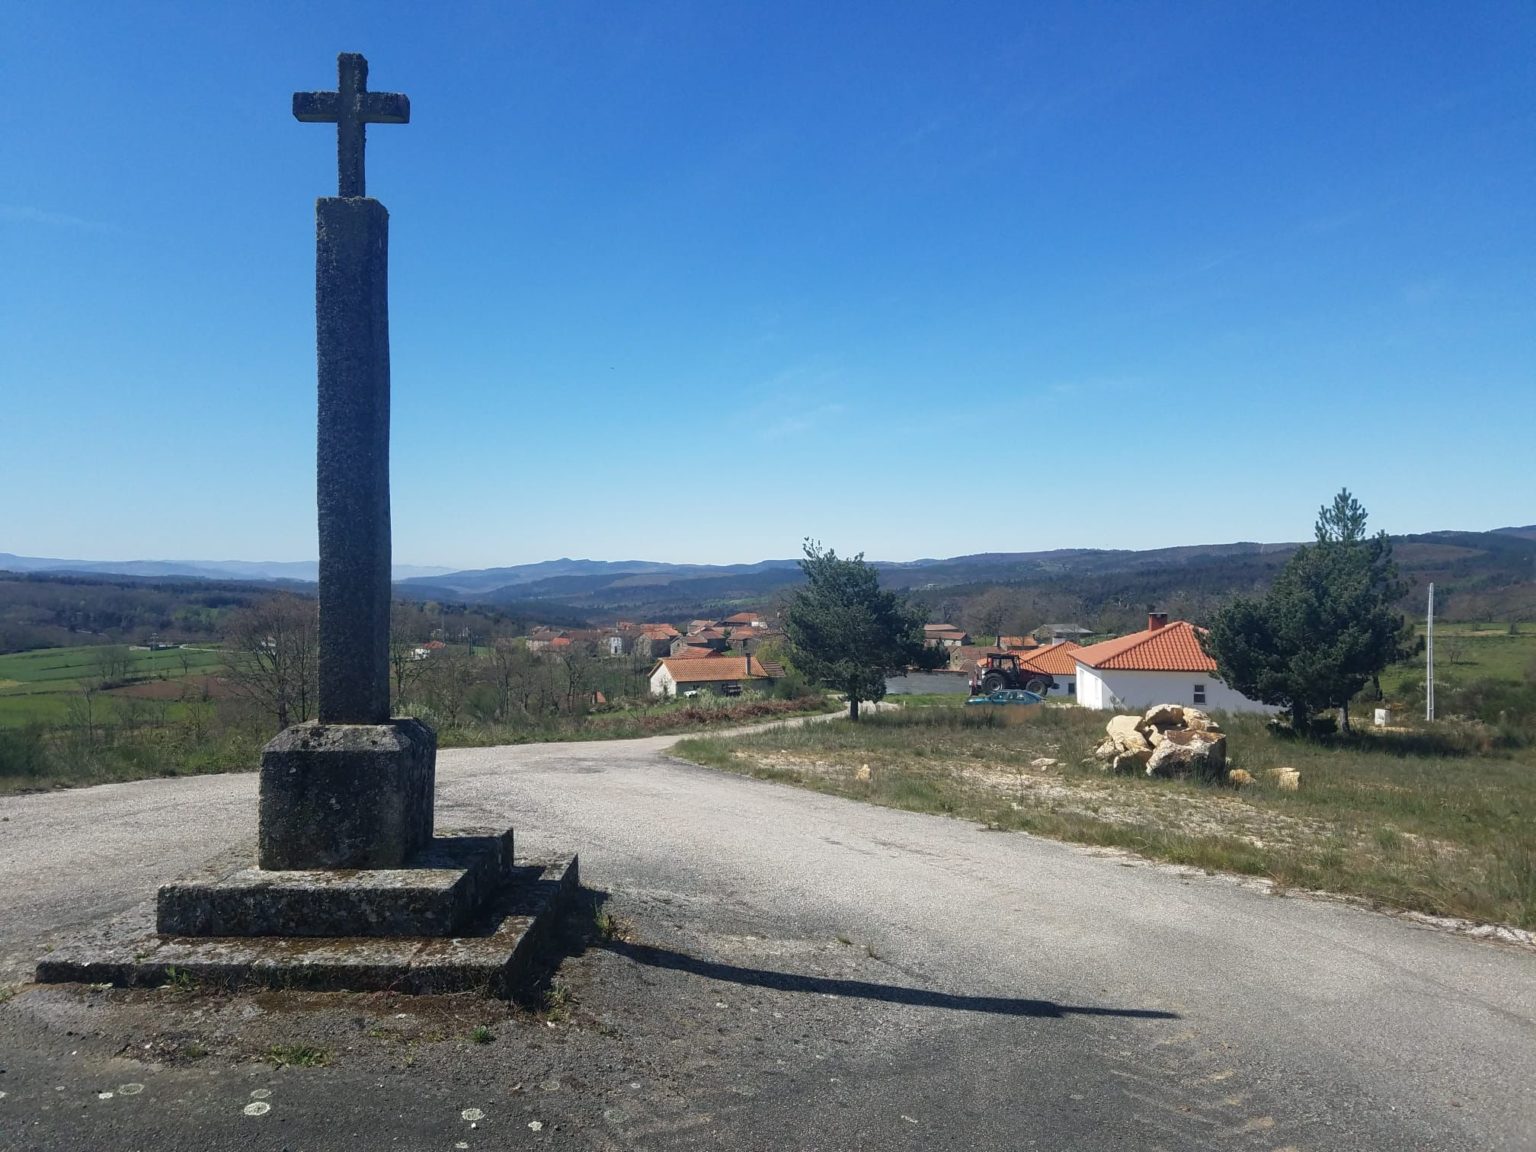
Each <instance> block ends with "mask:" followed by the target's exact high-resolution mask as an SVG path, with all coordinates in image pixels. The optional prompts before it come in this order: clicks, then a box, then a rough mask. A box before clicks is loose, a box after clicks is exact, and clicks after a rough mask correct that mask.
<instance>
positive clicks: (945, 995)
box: [596, 940, 1179, 1020]
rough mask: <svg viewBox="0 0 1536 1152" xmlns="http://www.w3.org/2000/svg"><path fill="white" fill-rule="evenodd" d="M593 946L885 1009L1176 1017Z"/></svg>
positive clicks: (616, 943)
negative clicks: (886, 1006)
mask: <svg viewBox="0 0 1536 1152" xmlns="http://www.w3.org/2000/svg"><path fill="white" fill-rule="evenodd" d="M596 946H597V947H600V948H605V949H607V950H608V951H610V952H613V953H614V954H616V955H619V956H623V957H625V958H626V959H629V960H633V961H634V962H635V963H637V964H645V965H647V966H648V967H651V968H666V969H670V970H672V971H675V972H687V973H689V974H690V975H693V976H703V977H705V978H706V979H709V980H721V981H724V982H725V983H728V984H743V985H747V986H750V987H753V988H771V989H773V990H775V991H779V992H810V993H814V994H817V995H823V996H842V997H845V998H848V999H854V1000H874V1001H877V1002H880V1003H885V1004H911V1005H914V1006H916V1007H919V1008H949V1009H954V1010H956V1011H960V1012H985V1013H988V1014H990V1015H993V1016H1032V1017H1036V1018H1040V1019H1047V1020H1060V1019H1063V1018H1065V1017H1067V1016H1119V1017H1126V1018H1130V1019H1135V1020H1177V1019H1179V1016H1178V1014H1177V1013H1175V1012H1162V1011H1158V1010H1156V1009H1152V1008H1098V1007H1094V1006H1092V1005H1086V1004H1058V1003H1056V1002H1055V1001H1054V1000H1032V999H1025V998H1019V997H1012V996H964V995H960V994H958V993H953V992H935V991H932V990H930V989H927V988H907V987H903V986H902V985H899V984H875V983H873V982H871V981H868V980H844V979H838V978H834V977H828V976H802V975H798V974H796V973H793V972H774V971H772V970H770V969H767V968H743V967H741V966H739V965H736V964H721V963H719V962H717V961H714V960H701V959H699V958H698V957H697V956H689V955H688V954H687V953H684V952H675V951H672V950H671V949H667V948H656V947H653V946H652V945H649V944H635V943H631V942H629V941H625V940H603V941H599V942H596Z"/></svg>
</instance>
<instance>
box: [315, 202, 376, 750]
mask: <svg viewBox="0 0 1536 1152" xmlns="http://www.w3.org/2000/svg"><path fill="white" fill-rule="evenodd" d="M315 225H316V227H315V327H316V337H317V339H316V344H317V348H318V354H319V368H320V388H319V421H318V438H317V445H316V446H317V457H318V458H317V479H318V485H317V487H318V494H319V501H318V502H319V510H320V721H321V723H323V724H382V723H383V722H384V721H386V720H388V719H389V601H390V541H389V213H388V211H386V210H385V208H384V205H382V204H380V203H379V202H378V201H377V200H370V199H364V198H357V199H342V198H340V197H326V198H323V199H321V200H319V201H317V202H316V204H315Z"/></svg>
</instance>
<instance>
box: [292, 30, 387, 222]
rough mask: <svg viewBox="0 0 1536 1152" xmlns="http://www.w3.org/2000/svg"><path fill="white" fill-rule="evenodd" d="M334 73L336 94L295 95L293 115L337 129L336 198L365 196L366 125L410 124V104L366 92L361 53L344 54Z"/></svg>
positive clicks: (337, 61)
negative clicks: (364, 158) (364, 157)
mask: <svg viewBox="0 0 1536 1152" xmlns="http://www.w3.org/2000/svg"><path fill="white" fill-rule="evenodd" d="M336 72H337V82H336V91H335V92H295V93H294V94H293V115H294V118H295V119H296V120H302V121H304V122H305V123H306V124H334V125H336V187H337V191H336V194H337V195H338V196H345V197H353V196H366V195H367V194H368V193H367V191H366V187H367V186H366V184H365V182H364V178H363V147H364V144H365V143H366V141H365V139H364V133H365V132H366V125H369V124H409V123H410V122H411V101H410V98H409V97H407V96H404V95H402V94H401V93H399V92H370V91H368V61H367V60H365V59H364V58H363V57H362V55H361V54H360V53H357V52H343V53H342V54H341V55H340V56H338V57H337V58H336Z"/></svg>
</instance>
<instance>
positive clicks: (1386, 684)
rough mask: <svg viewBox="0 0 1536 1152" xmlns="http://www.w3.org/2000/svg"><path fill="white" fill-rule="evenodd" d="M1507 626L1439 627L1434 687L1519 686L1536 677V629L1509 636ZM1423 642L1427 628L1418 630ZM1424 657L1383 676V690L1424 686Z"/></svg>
mask: <svg viewBox="0 0 1536 1152" xmlns="http://www.w3.org/2000/svg"><path fill="white" fill-rule="evenodd" d="M1509 627H1510V626H1509V625H1508V624H1495V623H1483V624H1464V623H1457V624H1436V625H1435V683H1436V684H1444V683H1466V682H1469V681H1472V680H1505V681H1509V682H1511V683H1519V682H1521V681H1522V680H1525V679H1528V678H1530V677H1531V676H1533V675H1536V625H1533V624H1518V625H1516V626H1515V627H1516V628H1517V629H1518V631H1517V632H1516V634H1515V635H1513V636H1512V635H1510V632H1509ZM1418 636H1419V638H1420V639H1421V640H1422V639H1423V638H1424V628H1423V626H1422V625H1421V626H1420V627H1419V628H1418ZM1423 680H1424V653H1422V652H1420V653H1419V654H1418V655H1417V656H1415V657H1414V658H1413V659H1411V660H1409V661H1408V662H1407V663H1404V664H1399V665H1397V666H1396V667H1393V668H1389V669H1387V671H1385V672H1383V673H1382V676H1381V687H1382V690H1383V691H1384V692H1386V694H1387V695H1389V696H1390V695H1393V694H1394V693H1395V692H1396V691H1397V690H1398V689H1400V688H1401V687H1402V685H1404V684H1406V683H1409V682H1417V683H1420V684H1422V683H1423Z"/></svg>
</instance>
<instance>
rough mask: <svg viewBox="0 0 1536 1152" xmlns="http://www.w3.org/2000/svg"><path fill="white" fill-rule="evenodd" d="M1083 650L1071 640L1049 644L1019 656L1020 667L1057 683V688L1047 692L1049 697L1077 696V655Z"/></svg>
mask: <svg viewBox="0 0 1536 1152" xmlns="http://www.w3.org/2000/svg"><path fill="white" fill-rule="evenodd" d="M1081 650H1082V645H1080V644H1074V643H1072V641H1070V640H1059V641H1057V642H1056V643H1055V644H1048V645H1046V646H1045V647H1044V648H1036V649H1035V650H1034V651H1032V652H1023V653H1020V654H1019V666H1020V667H1021V668H1023V669H1025V670H1031V671H1035V672H1038V673H1040V674H1041V675H1042V676H1049V677H1050V678H1051V679H1052V680H1054V681H1055V682H1056V686H1055V687H1054V688H1051V689H1050V690H1048V691H1047V692H1046V695H1047V696H1068V697H1072V698H1076V696H1077V660H1076V655H1077V653H1078V652H1080V651H1081Z"/></svg>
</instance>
